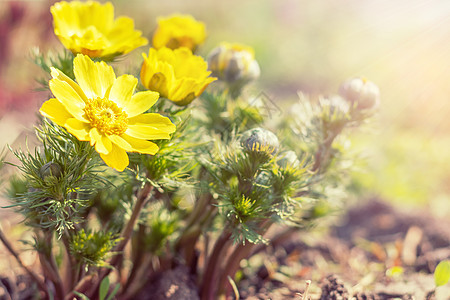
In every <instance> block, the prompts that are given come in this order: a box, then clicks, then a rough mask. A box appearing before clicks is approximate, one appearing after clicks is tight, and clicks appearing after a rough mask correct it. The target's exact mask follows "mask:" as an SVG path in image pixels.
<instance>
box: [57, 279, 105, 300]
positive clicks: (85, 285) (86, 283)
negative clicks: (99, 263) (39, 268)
mask: <svg viewBox="0 0 450 300" xmlns="http://www.w3.org/2000/svg"><path fill="white" fill-rule="evenodd" d="M96 277H97V274H91V275H88V276H85V277H83V278H82V279H81V280H80V281H79V282H78V283H77V285H76V286H75V287H74V289H73V291H71V292H69V293H68V294H67V295H66V296H65V297H64V300H72V299H74V297H75V294H74V291H77V292H79V293H84V292H85V291H87V290H88V289H89V287H91V286H92V284H93V282H94V281H95V279H96Z"/></svg>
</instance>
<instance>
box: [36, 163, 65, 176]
mask: <svg viewBox="0 0 450 300" xmlns="http://www.w3.org/2000/svg"><path fill="white" fill-rule="evenodd" d="M61 172H62V169H61V166H60V165H59V164H57V163H54V162H48V163H46V164H45V165H43V166H42V167H41V168H40V169H39V174H40V175H41V178H42V179H46V178H47V177H49V176H53V177H56V178H59V177H61Z"/></svg>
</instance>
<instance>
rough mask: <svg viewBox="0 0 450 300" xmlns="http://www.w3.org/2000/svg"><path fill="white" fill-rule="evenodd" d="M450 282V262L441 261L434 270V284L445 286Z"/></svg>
mask: <svg viewBox="0 0 450 300" xmlns="http://www.w3.org/2000/svg"><path fill="white" fill-rule="evenodd" d="M449 280H450V260H444V261H441V262H440V263H439V264H438V265H437V267H436V269H435V270H434V282H435V284H436V286H437V287H438V286H441V285H445V284H447V282H448V281H449Z"/></svg>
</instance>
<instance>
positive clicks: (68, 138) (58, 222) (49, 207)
mask: <svg viewBox="0 0 450 300" xmlns="http://www.w3.org/2000/svg"><path fill="white" fill-rule="evenodd" d="M36 131H37V136H38V138H39V139H40V141H41V142H42V148H36V149H35V151H34V153H28V152H23V151H22V150H12V151H13V153H14V155H15V156H16V157H17V158H18V159H19V161H20V162H21V165H17V166H16V167H17V168H18V169H19V170H20V171H21V172H22V174H23V176H24V181H23V182H26V188H27V190H26V191H24V187H20V189H21V191H22V193H20V194H18V191H17V189H18V188H19V184H18V182H17V179H15V178H14V177H13V178H12V182H11V183H12V184H11V187H12V188H13V189H16V191H11V192H12V193H15V194H17V195H18V197H16V198H13V199H14V201H15V203H14V204H12V205H11V207H15V208H17V210H18V211H19V212H21V213H22V214H24V215H25V216H26V222H27V224H29V225H31V226H34V227H40V228H48V229H50V230H56V231H57V232H58V233H59V235H60V236H61V235H62V232H63V231H64V230H67V229H74V225H75V224H77V223H80V222H82V216H83V211H85V208H86V205H87V204H88V202H89V199H90V198H91V197H92V195H93V193H95V192H96V191H97V190H98V188H99V187H100V186H102V185H105V184H106V181H105V180H104V179H103V178H102V177H101V176H99V175H98V172H97V171H95V167H96V166H97V165H98V161H97V160H96V159H95V151H94V149H93V148H92V147H90V145H89V143H86V142H80V141H78V140H77V139H76V138H75V137H74V136H72V135H71V134H69V133H67V131H65V130H64V129H63V128H61V127H59V126H57V125H53V124H51V123H49V122H48V121H45V120H44V121H43V123H42V124H41V126H40V127H38V128H36ZM49 163H50V164H52V165H54V166H57V167H56V168H57V169H58V176H53V175H52V174H51V172H50V173H49V174H47V173H48V169H47V166H48V165H49ZM43 170H44V171H43ZM43 173H45V174H44V175H45V176H43Z"/></svg>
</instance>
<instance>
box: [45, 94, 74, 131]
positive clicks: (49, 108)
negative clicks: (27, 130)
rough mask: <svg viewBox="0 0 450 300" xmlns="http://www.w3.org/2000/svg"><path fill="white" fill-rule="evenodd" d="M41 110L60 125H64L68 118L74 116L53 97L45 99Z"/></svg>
mask: <svg viewBox="0 0 450 300" xmlns="http://www.w3.org/2000/svg"><path fill="white" fill-rule="evenodd" d="M39 112H40V113H41V114H42V115H43V116H44V117H46V118H49V119H50V120H52V121H53V122H54V123H56V124H58V125H59V126H64V123H66V121H67V119H70V118H73V116H72V115H71V114H70V113H69V112H68V111H67V110H66V108H65V107H64V105H62V104H61V102H59V101H58V100H56V99H54V98H52V99H50V100H47V101H45V102H44V103H43V104H42V106H41V109H40V110H39Z"/></svg>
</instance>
